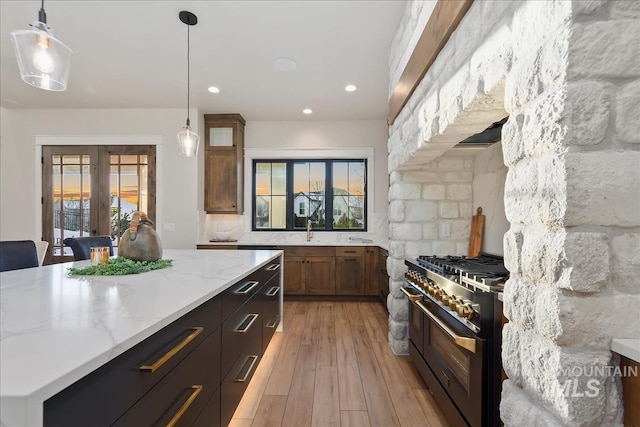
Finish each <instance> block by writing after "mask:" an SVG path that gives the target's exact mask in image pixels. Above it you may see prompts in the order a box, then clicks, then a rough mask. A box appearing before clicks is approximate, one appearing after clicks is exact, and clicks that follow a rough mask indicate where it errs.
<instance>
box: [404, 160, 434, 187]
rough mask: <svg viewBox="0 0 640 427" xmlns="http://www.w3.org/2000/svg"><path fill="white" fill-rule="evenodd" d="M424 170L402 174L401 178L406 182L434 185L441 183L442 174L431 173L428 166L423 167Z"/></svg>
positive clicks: (427, 164)
mask: <svg viewBox="0 0 640 427" xmlns="http://www.w3.org/2000/svg"><path fill="white" fill-rule="evenodd" d="M424 168H425V170H417V171H409V172H405V173H404V174H403V178H404V180H405V181H406V182H414V183H434V182H441V181H442V174H441V173H440V172H435V171H432V170H431V169H432V168H431V167H430V164H429V163H426V164H425V165H424Z"/></svg>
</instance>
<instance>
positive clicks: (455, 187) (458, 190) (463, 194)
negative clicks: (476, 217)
mask: <svg viewBox="0 0 640 427" xmlns="http://www.w3.org/2000/svg"><path fill="white" fill-rule="evenodd" d="M472 193H473V190H472V188H471V184H447V189H446V193H445V194H446V196H445V197H446V199H447V200H464V201H466V200H471V196H472Z"/></svg>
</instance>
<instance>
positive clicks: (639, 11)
mask: <svg viewBox="0 0 640 427" xmlns="http://www.w3.org/2000/svg"><path fill="white" fill-rule="evenodd" d="M600 1H603V2H604V1H605V0H600ZM608 3H611V12H610V17H611V19H635V20H636V21H637V20H638V19H640V3H638V2H637V1H626V0H617V1H610V2H608Z"/></svg>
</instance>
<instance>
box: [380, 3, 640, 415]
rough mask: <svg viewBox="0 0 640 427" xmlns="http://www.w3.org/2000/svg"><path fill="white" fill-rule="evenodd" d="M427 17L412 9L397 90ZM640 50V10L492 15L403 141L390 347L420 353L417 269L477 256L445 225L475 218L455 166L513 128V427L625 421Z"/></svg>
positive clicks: (397, 47) (412, 104) (465, 169)
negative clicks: (411, 316) (412, 343)
mask: <svg viewBox="0 0 640 427" xmlns="http://www.w3.org/2000/svg"><path fill="white" fill-rule="evenodd" d="M422 3H424V2H411V3H410V4H408V6H407V9H406V12H405V18H404V19H403V23H407V24H408V25H403V26H401V27H400V28H399V30H398V34H397V35H396V37H395V39H394V43H393V45H392V47H391V55H390V57H391V58H392V60H391V68H392V69H391V76H392V79H393V76H397V75H399V74H400V73H399V72H397V69H394V66H395V67H396V68H397V67H402V66H403V64H401V63H399V62H398V61H394V58H398V57H400V56H407V55H405V52H404V50H406V49H408V48H407V46H408V44H409V43H408V40H410V39H411V38H412V33H413V32H416V31H420V30H421V29H417V30H416V26H417V24H416V23H417V22H424V20H421V19H420V16H419V15H420V13H421V10H422V9H421V7H420V5H421V4H422ZM639 46H640V2H631V1H625V0H614V1H599V0H594V1H580V0H572V1H552V0H550V1H537V0H528V1H517V2H515V1H514V2H503V1H476V2H474V3H473V4H472V6H471V8H470V9H469V11H468V12H467V15H466V16H465V17H464V19H463V20H462V22H461V23H460V25H459V27H458V29H457V30H456V31H455V32H454V33H453V34H452V36H451V38H450V39H449V40H448V42H447V44H446V45H445V47H444V48H443V50H442V51H441V52H440V54H439V56H438V58H437V59H436V61H435V62H434V63H433V65H432V66H431V68H430V69H429V70H428V71H427V73H426V74H425V76H424V78H423V80H422V81H421V83H420V84H419V85H418V87H417V88H416V90H415V92H414V93H413V95H412V97H411V98H410V99H409V101H408V102H407V104H406V105H405V107H404V108H403V110H402V111H401V113H400V115H399V116H398V118H397V119H396V120H395V122H394V123H393V125H392V126H391V127H390V129H389V144H388V148H389V172H390V190H389V222H390V224H389V235H390V236H389V237H390V242H389V255H390V256H389V260H388V271H389V274H390V277H391V278H390V295H389V297H388V301H387V305H388V308H389V311H390V316H389V326H390V331H389V342H390V344H391V346H392V348H393V350H394V351H395V352H396V353H406V351H407V328H408V322H407V320H408V319H407V301H406V298H404V297H403V295H402V293H401V292H400V287H401V286H402V285H403V273H404V271H405V266H404V259H405V258H406V257H412V256H415V255H417V254H418V253H421V252H422V253H446V252H450V253H458V254H459V253H464V252H465V251H466V238H467V236H468V233H467V234H465V235H464V239H463V238H462V236H460V239H459V240H458V239H457V238H456V237H457V236H454V229H453V228H452V229H451V236H448V237H447V238H446V239H445V238H444V236H442V235H441V234H440V233H439V232H440V231H441V230H440V229H439V227H438V223H439V221H442V220H457V219H458V218H462V219H466V218H469V217H470V215H471V213H472V212H471V210H472V207H471V205H470V198H471V197H472V196H471V195H469V196H468V197H466V195H467V193H466V192H467V191H468V190H466V188H468V187H465V186H467V185H470V183H471V182H472V179H473V176H472V162H473V160H472V159H471V158H463V157H450V156H449V155H448V154H447V155H444V154H445V153H446V152H447V151H448V150H449V149H450V148H451V147H453V146H454V145H455V144H456V143H458V142H460V141H461V140H463V139H465V138H466V137H468V136H470V135H472V134H474V133H478V132H481V131H482V130H483V129H485V128H486V127H487V126H488V125H490V124H491V123H493V122H496V121H498V120H500V119H501V118H503V117H505V116H506V115H507V114H508V115H509V120H508V121H507V123H506V124H505V125H504V127H503V134H502V136H503V139H502V145H503V153H504V154H503V157H504V163H505V165H506V166H507V167H508V168H509V170H508V174H507V180H506V183H505V197H504V198H505V211H506V215H507V219H508V221H509V223H510V230H509V231H508V232H507V233H506V235H505V237H504V252H505V264H506V266H507V268H508V269H509V270H510V272H511V279H510V280H509V281H508V282H507V285H506V288H505V295H504V307H505V308H504V310H505V315H506V316H507V317H508V318H509V321H510V322H509V323H508V324H507V326H506V327H505V329H504V331H503V349H502V356H503V365H504V369H505V371H506V373H507V375H508V377H509V379H508V380H507V381H506V382H505V383H504V385H503V393H502V401H501V417H502V420H503V421H504V423H505V425H507V426H539V425H545V426H560V425H575V426H600V425H621V423H622V402H621V399H622V397H621V395H620V379H619V378H616V377H615V376H611V375H608V374H606V372H607V370H606V369H603V368H607V367H609V366H612V365H614V364H615V363H617V362H616V361H615V359H613V358H612V355H611V351H610V347H611V340H612V339H613V338H638V337H640V322H638V319H640V281H639V280H638V277H640V263H638V260H637V253H638V248H639V247H640V169H639V168H638V164H640V125H639V124H640V121H639V120H638V119H637V117H638V114H640V111H639V110H638V105H639V103H638V100H639V99H640V48H639ZM394 84H395V82H394V81H391V87H393V85H394ZM443 155H444V156H443ZM454 165H455V168H454V167H453V166H454ZM597 368H600V369H597ZM587 374H588V376H587ZM591 387H593V389H592V388H591Z"/></svg>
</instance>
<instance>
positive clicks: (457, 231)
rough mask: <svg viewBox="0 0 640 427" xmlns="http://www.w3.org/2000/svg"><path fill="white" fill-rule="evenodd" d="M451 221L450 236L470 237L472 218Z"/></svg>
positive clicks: (456, 237)
mask: <svg viewBox="0 0 640 427" xmlns="http://www.w3.org/2000/svg"><path fill="white" fill-rule="evenodd" d="M450 223H451V227H450V231H451V233H450V237H451V238H452V239H469V235H470V234H471V221H470V220H467V219H465V220H460V221H451V222H450Z"/></svg>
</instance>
